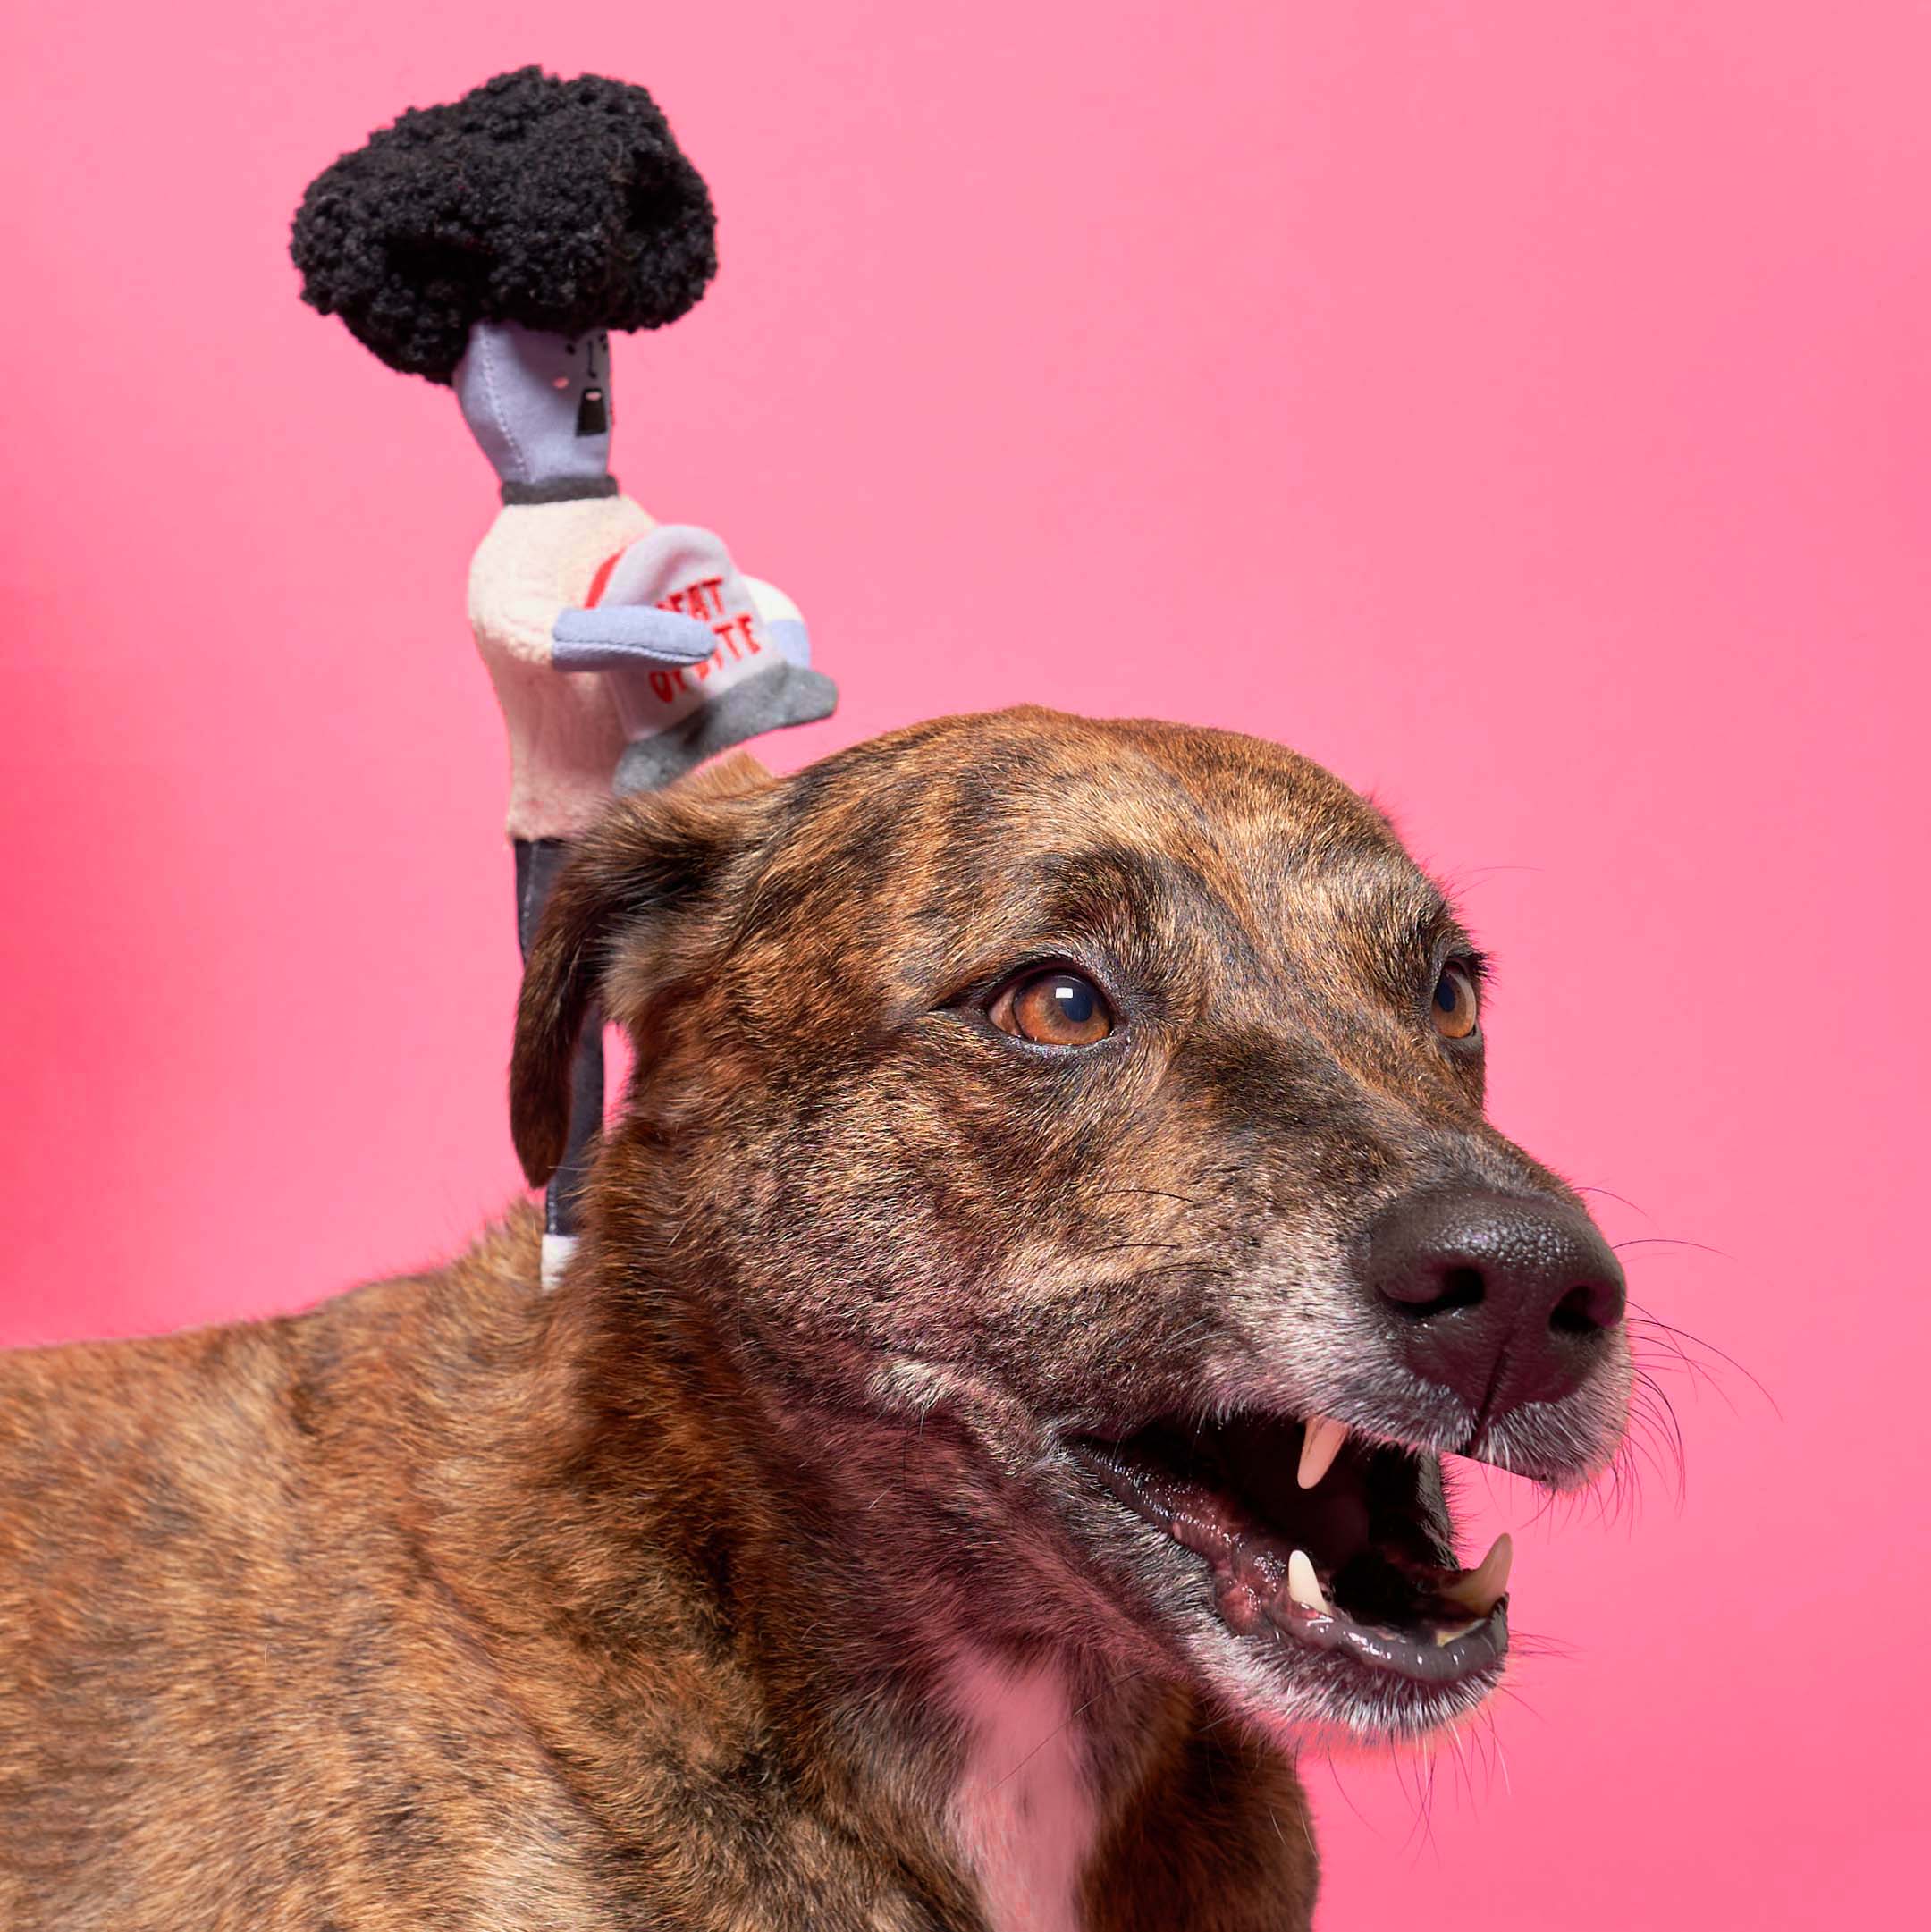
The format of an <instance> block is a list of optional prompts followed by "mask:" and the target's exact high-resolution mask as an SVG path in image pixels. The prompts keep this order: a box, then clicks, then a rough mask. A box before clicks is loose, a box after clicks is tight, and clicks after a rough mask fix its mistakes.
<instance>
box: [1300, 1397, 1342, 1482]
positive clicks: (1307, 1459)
mask: <svg viewBox="0 0 1931 1932" xmlns="http://www.w3.org/2000/svg"><path fill="white" fill-rule="evenodd" d="M1346 1440H1347V1424H1346V1423H1345V1422H1336V1421H1335V1419H1334V1418H1333V1417H1332V1416H1331V1415H1311V1416H1309V1417H1308V1419H1307V1433H1306V1434H1305V1436H1303V1438H1302V1442H1301V1467H1300V1469H1299V1471H1298V1472H1296V1480H1297V1481H1299V1483H1300V1485H1301V1487H1302V1488H1303V1489H1312V1488H1313V1487H1314V1485H1315V1484H1316V1483H1317V1482H1319V1481H1320V1480H1321V1478H1322V1477H1323V1476H1325V1475H1326V1474H1327V1473H1328V1471H1329V1470H1330V1469H1332V1468H1333V1467H1334V1459H1335V1457H1336V1456H1337V1455H1340V1453H1341V1445H1342V1444H1343V1443H1344V1442H1345V1441H1346Z"/></svg>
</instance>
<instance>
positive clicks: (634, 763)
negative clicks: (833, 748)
mask: <svg viewBox="0 0 1931 1932" xmlns="http://www.w3.org/2000/svg"><path fill="white" fill-rule="evenodd" d="M837 705H838V687H837V685H835V684H833V683H832V681H831V679H829V678H828V677H826V676H825V674H824V673H823V671H811V670H808V669H806V667H805V666H804V665H802V664H797V663H794V662H791V661H790V659H789V658H788V657H786V658H780V659H779V660H778V661H777V662H774V663H772V665H771V666H770V667H769V669H767V670H763V671H759V672H758V674H757V675H756V676H755V678H746V679H745V681H744V682H743V683H742V684H734V685H731V686H729V687H728V688H726V689H724V690H722V691H720V692H719V693H718V695H717V696H715V697H713V698H709V699H707V700H706V701H705V702H704V704H700V705H699V706H698V707H697V709H696V711H694V712H692V713H691V714H690V716H689V717H687V718H680V719H679V721H677V723H675V724H673V725H670V726H668V727H666V729H664V730H662V731H655V732H653V733H652V734H651V736H650V737H648V738H632V739H631V741H630V742H629V743H628V745H626V746H625V747H624V748H623V755H622V756H621V757H620V758H619V759H618V761H617V777H616V780H615V790H616V792H617V796H618V797H620V798H621V797H628V795H629V794H630V793H631V792H634V791H656V790H658V789H661V788H662V787H663V786H665V785H668V784H669V783H670V781H671V780H672V779H675V778H681V777H682V776H683V774H684V773H685V772H688V771H689V770H690V769H691V768H692V767H693V766H694V765H698V764H703V763H704V760H705V759H706V758H711V757H714V756H715V755H717V754H718V753H719V752H721V751H729V749H730V747H732V746H733V745H741V744H743V742H744V741H745V739H746V738H755V737H757V736H758V734H759V733H760V732H761V731H774V730H778V729H779V728H780V726H783V725H788V724H810V723H811V722H813V721H814V720H815V719H819V718H829V717H830V716H831V713H832V712H833V710H834V709H836V707H837Z"/></svg>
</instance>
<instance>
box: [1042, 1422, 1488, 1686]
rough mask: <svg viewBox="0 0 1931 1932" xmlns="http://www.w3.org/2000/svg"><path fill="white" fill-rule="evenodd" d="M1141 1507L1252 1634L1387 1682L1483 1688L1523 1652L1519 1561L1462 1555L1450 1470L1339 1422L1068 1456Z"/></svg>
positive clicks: (1093, 1447) (1230, 1429)
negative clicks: (1516, 1642)
mask: <svg viewBox="0 0 1931 1932" xmlns="http://www.w3.org/2000/svg"><path fill="white" fill-rule="evenodd" d="M1067 1447H1068V1449H1069V1451H1070V1452H1071V1454H1072V1455H1073V1456H1074V1458H1075V1460H1076V1461H1077V1462H1078V1463H1079V1464H1082V1465H1083V1466H1084V1468H1085V1469H1087V1470H1088V1471H1089V1472H1091V1473H1092V1474H1093V1475H1094V1476H1096V1477H1097V1478H1098V1479H1099V1481H1100V1483H1101V1484H1102V1485H1103V1486H1104V1488H1105V1489H1107V1490H1108V1491H1109V1492H1110V1494H1111V1495H1112V1496H1113V1497H1114V1498H1116V1499H1117V1501H1118V1502H1120V1503H1122V1504H1124V1505H1125V1506H1126V1508H1128V1509H1130V1510H1131V1511H1132V1512H1133V1513H1134V1514H1135V1515H1137V1516H1139V1517H1141V1518H1142V1519H1143V1520H1144V1521H1145V1522H1147V1523H1151V1524H1152V1525H1153V1526H1154V1527H1155V1528H1156V1529H1159V1530H1160V1531H1164V1532H1165V1533H1166V1535H1168V1537H1170V1538H1172V1540H1174V1542H1175V1543H1176V1544H1177V1545H1178V1546H1179V1547H1180V1548H1183V1549H1185V1550H1188V1551H1191V1552H1192V1553H1193V1556H1194V1557H1198V1558H1200V1559H1202V1561H1203V1562H1204V1564H1205V1565H1206V1568H1207V1572H1208V1575H1209V1577H1210V1581H1211V1587H1212V1591H1213V1600H1214V1605H1215V1607H1216V1608H1217V1609H1218V1612H1219V1615H1220V1617H1221V1619H1222V1620H1223V1621H1224V1622H1225V1623H1226V1624H1227V1627H1228V1628H1229V1629H1230V1630H1231V1631H1233V1632H1235V1634H1236V1635H1237V1636H1240V1637H1242V1638H1245V1639H1248V1640H1251V1641H1255V1642H1260V1643H1271V1644H1274V1645H1283V1644H1285V1645H1287V1646H1292V1647H1294V1648H1296V1649H1306V1650H1310V1651H1325V1652H1330V1653H1335V1655H1336V1658H1337V1662H1345V1663H1346V1664H1348V1665H1352V1666H1353V1668H1354V1669H1356V1670H1358V1671H1360V1672H1361V1673H1362V1674H1364V1675H1366V1676H1367V1677H1368V1678H1370V1679H1372V1680H1375V1681H1379V1683H1384V1684H1392V1683H1393V1682H1394V1681H1396V1680H1405V1681H1406V1683H1408V1684H1410V1685H1412V1686H1417V1687H1425V1688H1423V1689H1422V1692H1421V1695H1422V1698H1423V1700H1426V1698H1427V1694H1428V1690H1429V1689H1434V1690H1437V1691H1450V1690H1453V1689H1455V1688H1458V1687H1468V1688H1471V1689H1477V1690H1479V1689H1480V1688H1481V1687H1482V1680H1484V1679H1485V1678H1490V1679H1492V1677H1493V1676H1494V1675H1496V1674H1497V1672H1498V1670H1499V1666H1500V1664H1501V1660H1502V1657H1503V1654H1504V1652H1505V1650H1506V1649H1507V1648H1508V1617H1507V1603H1508V1599H1507V1594H1506V1592H1507V1589H1508V1573H1509V1561H1510V1556H1511V1549H1510V1544H1509V1540H1508V1538H1507V1537H1505V1536H1503V1537H1498V1538H1497V1540H1496V1544H1495V1547H1494V1548H1492V1549H1491V1550H1490V1551H1489V1552H1488V1556H1487V1557H1484V1558H1483V1560H1482V1561H1481V1562H1480V1564H1479V1565H1476V1566H1475V1568H1473V1569H1471V1570H1463V1569H1460V1568H1457V1567H1456V1566H1455V1563H1454V1560H1453V1552H1452V1550H1451V1548H1450V1547H1449V1541H1448V1519H1447V1511H1446V1506H1445V1505H1444V1503H1443V1501H1442V1498H1441V1481H1440V1466H1439V1464H1438V1463H1437V1462H1436V1461H1435V1459H1434V1458H1433V1457H1432V1456H1427V1455H1422V1454H1421V1453H1419V1452H1417V1451H1415V1450H1412V1449H1408V1448H1404V1447H1400V1446H1399V1445H1393V1444H1387V1443H1378V1442H1372V1441H1370V1440H1367V1439H1365V1438H1362V1437H1359V1436H1355V1435H1351V1434H1350V1433H1349V1432H1348V1430H1346V1429H1345V1426H1344V1425H1343V1424H1341V1423H1340V1422H1334V1421H1331V1420H1328V1419H1327V1418H1323V1417H1314V1418H1311V1419H1310V1420H1308V1421H1307V1422H1301V1421H1297V1420H1294V1419H1290V1418H1286V1417H1278V1418H1277V1417H1266V1416H1259V1415H1254V1416H1239V1417H1235V1418H1234V1419H1233V1420H1231V1421H1228V1422H1223V1423H1220V1424H1218V1425H1202V1426H1198V1427H1196V1426H1193V1425H1192V1424H1187V1423H1181V1422H1171V1421H1166V1422H1155V1423H1153V1424H1151V1426H1149V1427H1147V1428H1144V1429H1142V1430H1138V1431H1137V1432H1136V1433H1134V1434H1133V1435H1131V1436H1128V1437H1126V1438H1124V1439H1123V1440H1120V1441H1114V1442H1109V1441H1100V1440H1095V1439H1092V1438H1081V1439H1077V1440H1075V1441H1072V1442H1070V1443H1068V1445H1067Z"/></svg>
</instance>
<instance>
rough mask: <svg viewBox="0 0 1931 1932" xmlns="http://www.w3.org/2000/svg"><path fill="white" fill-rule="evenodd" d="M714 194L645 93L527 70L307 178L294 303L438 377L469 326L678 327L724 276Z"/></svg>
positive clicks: (394, 360)
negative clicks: (716, 277)
mask: <svg viewBox="0 0 1931 1932" xmlns="http://www.w3.org/2000/svg"><path fill="white" fill-rule="evenodd" d="M716 222H717V217H716V215H715V213H714V212H713V208H712V205H711V195H710V191H709V190H707V189H706V188H705V186H704V177H703V176H702V175H700V174H699V173H698V172H697V171H696V168H694V167H693V166H692V165H691V164H690V162H689V160H688V159H687V157H686V156H685V154H684V152H683V150H682V149H681V148H679V146H678V144H677V140H676V138H675V137H674V136H673V135H672V133H671V132H670V124H669V123H668V122H666V121H665V119H664V117H663V115H662V113H660V112H659V110H658V107H657V104H656V103H655V102H654V100H652V98H651V97H650V96H649V95H648V94H647V93H645V90H644V89H642V88H640V87H633V86H630V85H628V83H626V82H624V81H620V80H605V79H604V78H603V77H602V76H601V75H597V74H584V75H581V76H579V77H578V79H577V80H558V79H556V78H555V77H553V76H552V75H549V74H545V73H544V72H541V71H540V70H539V69H537V68H535V67H524V68H520V69H519V70H518V71H517V72H514V73H505V74H498V75H497V76H496V78H495V79H494V80H488V81H485V83H484V84H483V85H482V86H481V87H479V88H477V89H475V90H474V91H472V92H471V93H468V94H466V95H464V96H463V97H462V98H461V99H460V100H459V101H453V102H451V103H450V104H449V105H446V106H441V107H421V108H411V109H410V110H409V112H408V113H406V114H403V115H401V118H400V119H398V120H397V121H396V122H395V123H394V125H393V126H392V127H386V128H383V129H381V130H379V131H377V132H375V133H374V134H372V135H371V136H370V137H369V139H368V140H367V142H366V143H365V144H364V145H363V146H362V147H360V148H356V149H355V150H354V151H353V152H351V153H350V154H346V155H343V156H342V157H341V159H340V160H338V161H336V162H335V163H334V164H333V165H331V166H330V167H328V168H325V170H324V171H323V172H322V173H320V174H319V175H317V176H316V179H315V180H314V181H312V182H311V183H310V184H309V188H308V193H307V195H306V196H304V198H303V199H302V205H301V207H300V209H299V211H298V213H297V215H296V216H295V227H294V233H293V237H292V239H291V248H290V252H291V254H292V255H293V257H294V258H295V266H297V267H298V268H299V270H300V271H301V275H302V295H303V297H304V299H305V300H307V301H308V302H309V303H311V304H312V305H313V306H314V307H315V308H318V309H320V310H321V312H322V313H323V314H324V315H325V316H341V317H342V320H343V322H344V323H346V324H347V325H348V326H349V329H350V332H351V333H353V334H354V336H355V337H356V339H357V340H358V342H361V343H362V344H363V346H364V347H365V348H367V349H369V350H373V351H374V352H375V354H376V355H377V356H379V357H381V358H382V359H383V360H384V362H386V363H387V364H388V365H389V366H390V367H391V368H394V369H401V370H402V371H403V372H404V373H405V374H407V375H423V376H426V377H428V379H429V380H430V381H431V382H436V383H447V382H449V381H450V380H451V378H452V377H453V376H454V375H455V373H456V367H457V364H458V362H459V361H460V359H461V357H462V354H463V351H464V350H465V349H466V348H467V347H468V341H469V331H470V327H471V325H473V324H475V323H476V322H482V321H487V322H519V323H521V324H522V325H524V326H525V327H527V328H531V329H543V330H548V331H550V332H551V333H554V334H557V335H561V336H564V337H580V336H585V335H588V334H590V333H592V332H593V331H594V330H598V329H654V328H658V327H661V326H662V325H663V324H664V323H667V322H674V321H676V320H677V318H678V317H679V316H681V315H683V314H684V313H685V311H686V310H687V309H688V308H690V307H691V306H692V305H693V304H694V303H695V302H696V300H697V299H698V298H699V297H700V296H701V295H702V294H703V293H704V289H705V287H706V286H707V285H708V284H709V283H710V280H711V278H712V276H713V274H716V273H717V247H716Z"/></svg>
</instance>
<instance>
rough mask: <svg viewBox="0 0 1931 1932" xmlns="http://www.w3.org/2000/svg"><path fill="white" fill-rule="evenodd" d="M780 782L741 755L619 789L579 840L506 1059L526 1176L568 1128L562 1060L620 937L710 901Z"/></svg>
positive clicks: (548, 1158) (683, 916)
mask: <svg viewBox="0 0 1931 1932" xmlns="http://www.w3.org/2000/svg"><path fill="white" fill-rule="evenodd" d="M777 789H778V785H777V781H776V780H774V779H773V778H772V775H771V773H770V772H767V771H766V770H765V769H764V767H763V765H761V764H759V763H758V762H757V760H756V759H755V758H753V757H751V756H749V755H747V754H746V755H741V756H738V757H734V758H728V759H723V760H721V761H720V762H719V763H718V764H714V765H708V766H706V767H704V770H702V771H701V772H695V773H693V774H692V776H691V777H689V778H688V779H686V780H681V781H680V782H679V783H678V784H676V785H673V786H670V787H669V788H668V789H665V790H663V791H661V792H638V793H635V794H633V795H632V796H631V797H628V798H622V799H620V800H619V801H618V802H617V803H616V805H615V806H612V808H611V810H610V811H609V812H608V813H606V814H604V816H603V818H602V819H600V820H599V821H598V822H597V823H596V824H595V825H594V827H593V828H592V829H591V830H590V831H588V832H586V834H585V835H584V836H583V838H582V839H579V840H578V842H577V846H576V849H575V850H574V851H573V852H572V854H571V855H570V858H569V863H568V864H567V865H565V866H564V868H563V870H562V872H561V873H560V874H559V875H558V878H557V882H556V884H555V885H554V887H553V888H552V890H551V893H550V899H549V902H548V904H547V905H545V907H544V913H543V918H542V920H541V922H540V923H539V924H538V926H537V929H536V936H535V941H533V943H532V944H531V946H530V950H529V958H528V960H527V962H526V963H525V966H524V968H523V989H522V991H521V993H520V994H519V996H518V1000H517V1020H516V1045H515V1050H514V1051H513V1052H512V1054H511V1056H510V1134H511V1137H512V1138H513V1139H514V1141H515V1143H516V1151H517V1157H518V1159H519V1160H521V1161H522V1163H523V1171H524V1173H525V1174H527V1176H528V1177H529V1181H530V1185H531V1186H533V1187H542V1186H544V1185H547V1184H548V1182H549V1179H550V1177H551V1176H552V1174H554V1173H555V1172H556V1168H557V1164H558V1163H559V1162H560V1161H561V1160H562V1158H563V1152H564V1147H565V1144H566V1142H567V1140H568V1137H569V1109H570V1067H571V1062H572V1061H573V1060H574V1059H575V1058H576V1052H577V1041H578V1035H579V1034H580V1033H582V1031H583V1026H584V1020H585V1017H586V1014H587V1013H588V1011H589V1009H590V1006H591V1002H592V1001H593V1000H595V999H596V998H597V995H598V991H599V988H600V986H601V985H602V983H603V976H604V974H605V973H606V971H607V970H608V969H609V967H610V966H611V964H612V963H613V961H614V960H615V958H616V957H617V955H618V954H619V952H620V950H621V949H622V948H623V947H624V945H625V944H626V943H627V942H629V941H637V940H640V939H644V938H645V937H646V936H656V937H668V936H669V934H670V931H671V929H672V928H674V927H676V926H677V925H679V924H682V923H684V922H687V921H689V920H691V919H693V918H695V917H697V916H699V915H702V914H703V913H704V911H706V910H708V909H710V908H711V907H714V906H715V905H716V904H717V903H718V902H719V900H720V899H721V897H722V896H723V894H724V891H725V890H726V887H725V878H726V874H727V873H729V872H731V871H732V870H733V868H734V865H735V863H736V862H737V861H738V860H740V859H741V858H742V857H744V856H745V855H746V853H748V852H750V851H753V850H755V848H757V847H758V846H759V845H761V844H762V842H763V834H764V831H765V830H766V827H767V825H768V823H769V820H770V812H769V806H770V802H771V800H772V797H774V796H775V795H776V792H777Z"/></svg>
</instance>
